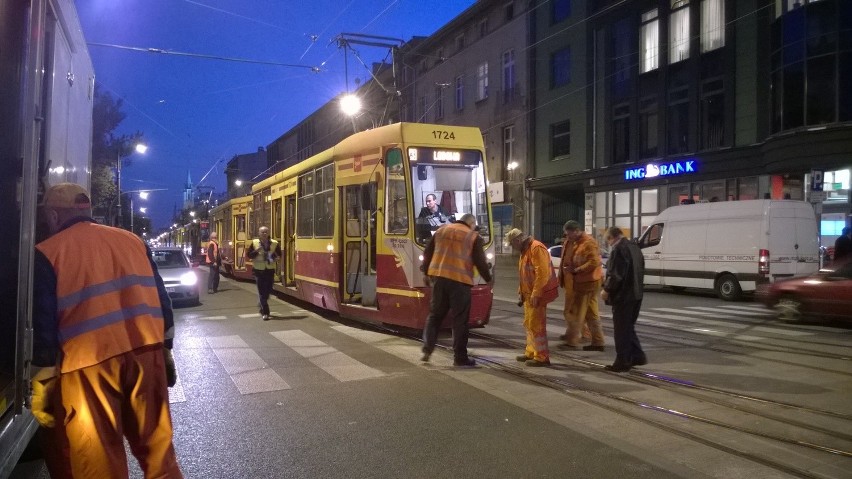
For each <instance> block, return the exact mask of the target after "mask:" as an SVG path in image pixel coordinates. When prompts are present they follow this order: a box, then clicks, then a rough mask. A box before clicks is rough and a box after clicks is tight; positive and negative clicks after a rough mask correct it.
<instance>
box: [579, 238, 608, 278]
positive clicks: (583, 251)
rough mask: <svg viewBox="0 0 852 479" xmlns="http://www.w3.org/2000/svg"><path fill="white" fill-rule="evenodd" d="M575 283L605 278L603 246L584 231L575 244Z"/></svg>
mask: <svg viewBox="0 0 852 479" xmlns="http://www.w3.org/2000/svg"><path fill="white" fill-rule="evenodd" d="M573 262H574V268H575V269H576V270H577V273H576V274H575V275H574V284H575V285H576V284H577V283H590V282H593V281H600V280H601V278H603V268H602V266H601V248H600V246H598V242H597V241H595V239H594V238H592V237H591V236H589V235H587V234H586V233H583V234H582V235H581V236H580V238H579V239H578V240H577V243H576V244H575V245H574V258H573Z"/></svg>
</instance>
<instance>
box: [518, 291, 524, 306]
mask: <svg viewBox="0 0 852 479" xmlns="http://www.w3.org/2000/svg"><path fill="white" fill-rule="evenodd" d="M523 305H524V295H523V294H519V295H518V306H519V307H520V306H523Z"/></svg>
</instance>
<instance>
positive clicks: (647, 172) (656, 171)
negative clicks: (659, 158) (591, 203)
mask: <svg viewBox="0 0 852 479" xmlns="http://www.w3.org/2000/svg"><path fill="white" fill-rule="evenodd" d="M696 167H697V165H696V164H695V160H687V161H674V162H671V163H662V164H654V163H648V164H647V165H645V166H638V167H636V168H628V169H627V170H624V179H625V180H628V181H630V180H642V179H646V178H656V177H658V176H676V175H684V174H688V173H695V168H696Z"/></svg>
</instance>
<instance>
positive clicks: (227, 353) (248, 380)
mask: <svg viewBox="0 0 852 479" xmlns="http://www.w3.org/2000/svg"><path fill="white" fill-rule="evenodd" d="M207 344H209V345H210V348H211V349H212V350H213V353H214V354H215V355H216V358H218V359H219V363H220V364H221V365H222V367H223V368H225V371H226V372H227V373H228V375H229V376H230V377H231V380H232V381H234V385H236V386H237V390H239V391H240V394H253V393H261V392H269V391H280V390H282V389H290V385H289V384H287V382H286V381H284V379H283V378H281V376H279V375H278V373H276V372H275V371H273V370H272V369H270V368H269V365H268V364H266V361H264V360H263V359H261V357H260V356H258V355H257V353H256V352H254V350H252V349H251V348H249V347H248V344H246V342H245V341H243V339H242V338H240V337H239V336H236V335H234V336H218V337H209V338H207Z"/></svg>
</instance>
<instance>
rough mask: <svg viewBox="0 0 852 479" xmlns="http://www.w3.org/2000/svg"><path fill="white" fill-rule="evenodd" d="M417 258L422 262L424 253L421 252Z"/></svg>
mask: <svg viewBox="0 0 852 479" xmlns="http://www.w3.org/2000/svg"><path fill="white" fill-rule="evenodd" d="M417 259H419V260H420V262H421V263H422V262H423V255H422V254H421V255H420V256H418V257H417Z"/></svg>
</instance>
